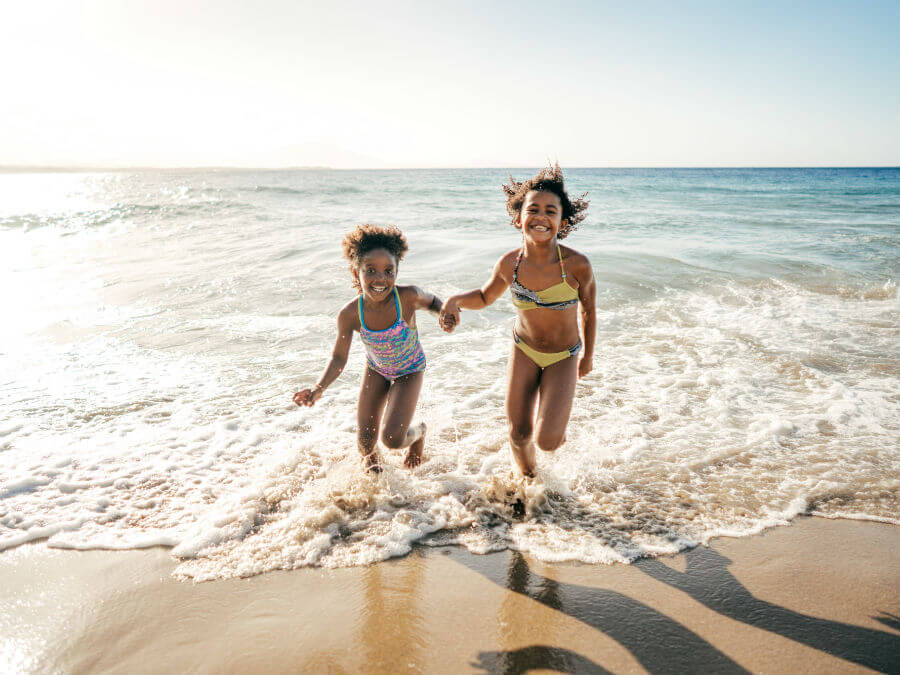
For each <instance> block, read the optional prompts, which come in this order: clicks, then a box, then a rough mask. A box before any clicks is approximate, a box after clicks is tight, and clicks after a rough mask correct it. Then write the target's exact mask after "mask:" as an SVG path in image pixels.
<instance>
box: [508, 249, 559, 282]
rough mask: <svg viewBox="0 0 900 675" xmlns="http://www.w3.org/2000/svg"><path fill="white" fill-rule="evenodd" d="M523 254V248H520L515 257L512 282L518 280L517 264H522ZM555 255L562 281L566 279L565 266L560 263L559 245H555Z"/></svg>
mask: <svg viewBox="0 0 900 675" xmlns="http://www.w3.org/2000/svg"><path fill="white" fill-rule="evenodd" d="M524 252H525V247H524V246H523V247H522V250H520V251H519V255H517V256H516V266H515V268H514V269H513V281H518V280H519V263H520V262H522V254H523V253H524ZM556 254H557V255H558V256H559V271H560V272H561V273H562V278H563V281H565V279H566V266H565V265H563V261H562V249H561V248H560V247H559V244H557V245H556Z"/></svg>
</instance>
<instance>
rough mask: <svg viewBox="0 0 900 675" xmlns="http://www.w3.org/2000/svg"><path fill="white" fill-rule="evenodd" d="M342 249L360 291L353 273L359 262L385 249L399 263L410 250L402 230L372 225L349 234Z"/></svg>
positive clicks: (355, 286) (366, 224)
mask: <svg viewBox="0 0 900 675" xmlns="http://www.w3.org/2000/svg"><path fill="white" fill-rule="evenodd" d="M341 247H342V248H343V249H344V257H345V258H346V259H347V262H348V263H349V267H350V275H351V277H352V278H353V287H354V288H355V289H356V290H360V285H359V280H358V279H357V278H356V275H355V274H353V272H355V271H356V269H357V268H358V267H359V260H360V258H362V257H363V256H364V255H365V254H366V253H368V252H369V251H374V250H375V249H377V248H383V249H384V250H385V251H387V252H388V253H390V254H391V255H392V256H394V257H395V258H396V259H397V262H400V261H401V260H403V256H404V255H405V254H406V252H407V251H408V250H409V246H408V245H407V244H406V237H404V236H403V233H402V232H401V231H400V228H398V227H395V226H393V225H370V224H368V223H364V224H363V225H359V226H357V227H356V229H355V230H353V231H352V232H348V233H347V234H346V236H344V239H343V241H341Z"/></svg>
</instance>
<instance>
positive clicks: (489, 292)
mask: <svg viewBox="0 0 900 675" xmlns="http://www.w3.org/2000/svg"><path fill="white" fill-rule="evenodd" d="M508 257H509V256H508V255H506V256H503V257H502V258H500V260H498V261H497V264H496V265H494V271H493V273H492V274H491V278H490V279H488V282H487V283H486V284H485V285H484V286H482V287H481V288H476V289H474V290H471V291H467V292H466V293H459V294H457V295H451V296H450V297H449V298H447V302H445V303H444V308H443V309H442V310H441V315H440V319H439V321H440V324H441V328H443V329H444V330H445V331H447V332H448V333H450V332H452V331H453V329H454V328H456V325H457V324H458V323H459V310H460V309H484V308H485V307H487V306H489V305H492V304H494V302H495V301H496V300H497V298H499V297H500V296H501V295H503V291H505V290H506V289H507V288H509V285H510V283H512V278H511V277H510V273H509V270H508V269H507V268H508V267H509V264H508V261H507V258H508Z"/></svg>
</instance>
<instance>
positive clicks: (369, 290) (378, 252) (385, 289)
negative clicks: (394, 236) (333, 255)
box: [356, 248, 397, 302]
mask: <svg viewBox="0 0 900 675" xmlns="http://www.w3.org/2000/svg"><path fill="white" fill-rule="evenodd" d="M356 273H357V278H358V279H359V285H360V286H361V287H362V291H363V295H365V296H366V298H367V299H369V300H372V301H375V302H378V301H381V300H384V299H385V298H386V297H387V295H388V294H389V293H391V292H392V291H393V290H394V281H395V279H396V277H397V259H396V258H394V256H393V255H391V254H390V253H389V252H388V251H387V250H385V249H383V248H376V249H374V250H372V251H369V252H368V253H366V254H365V255H364V256H362V257H361V258H360V259H359V267H358V268H357V272H356Z"/></svg>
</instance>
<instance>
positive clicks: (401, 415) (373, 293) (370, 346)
mask: <svg viewBox="0 0 900 675" xmlns="http://www.w3.org/2000/svg"><path fill="white" fill-rule="evenodd" d="M343 247H344V256H345V257H346V258H347V260H348V261H349V264H350V274H351V276H352V277H353V286H354V288H356V290H358V291H359V292H360V294H359V297H357V298H356V299H354V300H352V301H351V302H348V303H347V304H346V305H344V307H343V309H341V311H340V313H339V314H338V322H337V323H338V335H337V340H336V341H335V343H334V349H333V351H332V353H331V360H330V361H329V362H328V365H327V366H326V367H325V372H323V373H322V376H321V377H320V378H319V381H318V382H317V383H316V385H315V386H314V387H312V388H311V389H304V390H302V391H298V392H297V393H296V394H294V399H293V400H294V403H296V404H297V405H305V406H311V405H314V404H315V403H316V401H318V400H319V398H321V396H322V394H323V393H324V392H325V390H326V389H327V388H328V386H329V385H330V384H331V383H332V382H334V381H335V380H336V379H337V377H338V376H339V375H340V374H341V371H342V370H343V369H344V366H345V365H346V363H347V354H348V353H349V352H350V342H351V341H352V340H353V333H354V332H357V333H359V337H360V339H361V340H362V343H363V346H364V347H365V348H366V354H367V361H368V367H367V368H366V372H365V374H364V375H363V379H362V385H361V387H360V390H359V405H358V407H357V421H358V424H359V427H358V432H357V433H358V436H357V438H358V443H359V451H360V453H362V456H363V459H364V461H365V464H366V468H367V469H368V470H369V471H373V472H379V471H381V465H380V464H379V462H378V455H377V453H376V452H375V444H376V443H377V441H378V430H379V427H381V441H382V443H384V445H385V446H387V447H388V448H395V449H396V448H408V450H407V452H406V457H405V458H404V460H403V465H404V466H405V467H407V468H409V469H411V468H413V467H416V466H418V465H419V463H420V462H421V461H422V452H423V450H424V448H425V423H424V422H419V423H418V424H412V418H413V413H414V412H415V410H416V402H417V401H418V400H419V392H420V391H421V390H422V380H423V376H424V371H425V352H424V351H422V345H421V344H420V343H419V333H418V331H417V330H416V310H419V309H425V310H428V311H431V312H434V313H435V314H437V313H438V312H439V311H440V310H441V305H442V303H441V300H440V298H438V297H437V296H435V295H433V294H431V293H426V292H425V291H423V290H421V289H419V288H417V287H416V286H396V285H395V284H394V282H395V280H396V278H397V268H398V266H399V264H400V261H401V260H402V259H403V255H404V254H405V253H406V251H407V245H406V238H405V237H404V236H403V234H402V233H401V232H400V230H398V229H397V228H396V227H379V226H376V225H360V226H359V227H357V228H356V229H355V230H353V232H351V233H350V234H348V235H347V236H346V237H344V241H343ZM449 321H451V322H452V319H449ZM382 423H383V424H382Z"/></svg>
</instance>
